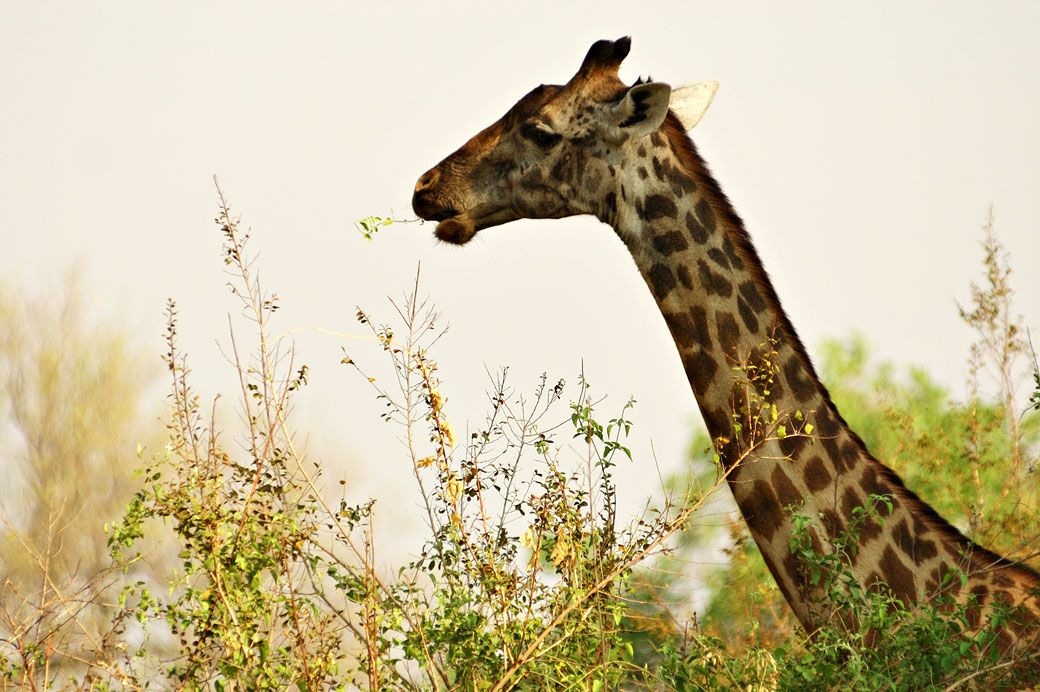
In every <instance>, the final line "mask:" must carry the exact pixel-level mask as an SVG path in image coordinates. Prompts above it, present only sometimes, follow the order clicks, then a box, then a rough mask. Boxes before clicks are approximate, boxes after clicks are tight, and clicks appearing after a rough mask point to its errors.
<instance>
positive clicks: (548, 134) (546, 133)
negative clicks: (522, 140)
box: [520, 122, 563, 149]
mask: <svg viewBox="0 0 1040 692" xmlns="http://www.w3.org/2000/svg"><path fill="white" fill-rule="evenodd" d="M520 134H521V135H523V136H524V137H526V138H527V139H529V140H531V141H532V142H534V143H535V145H536V146H537V147H539V148H540V149H552V148H553V147H554V146H556V145H557V144H559V143H560V140H561V139H563V136H562V135H558V134H556V133H555V132H553V131H551V130H549V129H548V128H546V126H545V125H542V124H540V123H533V122H528V123H524V125H523V127H521V128H520Z"/></svg>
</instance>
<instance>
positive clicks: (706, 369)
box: [683, 348, 721, 435]
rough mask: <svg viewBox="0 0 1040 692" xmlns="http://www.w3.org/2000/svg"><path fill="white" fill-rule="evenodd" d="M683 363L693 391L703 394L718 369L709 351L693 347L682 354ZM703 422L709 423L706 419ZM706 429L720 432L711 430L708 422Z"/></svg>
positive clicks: (713, 433) (698, 394)
mask: <svg viewBox="0 0 1040 692" xmlns="http://www.w3.org/2000/svg"><path fill="white" fill-rule="evenodd" d="M683 365H684V366H685V367H686V378H687V379H688V380H689V381H690V387H692V388H693V393H694V394H696V395H697V396H703V395H704V394H705V392H707V391H708V387H709V386H711V382H712V380H713V379H715V372H716V371H717V370H718V369H719V366H718V363H716V362H715V359H714V358H712V357H711V354H710V353H708V352H707V351H705V350H703V349H700V348H698V349H694V351H693V353H692V354H685V353H684V354H683ZM704 422H705V424H708V423H709V421H708V420H707V419H705V421H704ZM708 431H709V432H711V433H712V435H715V434H721V433H715V432H713V431H712V426H711V425H710V424H708Z"/></svg>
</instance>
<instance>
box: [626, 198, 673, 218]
mask: <svg viewBox="0 0 1040 692" xmlns="http://www.w3.org/2000/svg"><path fill="white" fill-rule="evenodd" d="M636 213H637V214H639V218H641V219H643V220H644V221H653V220H654V219H663V218H668V219H674V218H675V217H676V216H678V214H679V210H678V209H676V208H675V202H673V201H672V200H671V199H669V198H667V197H665V196H664V195H649V196H648V197H647V198H646V199H645V200H643V203H642V204H638V203H637V204H636Z"/></svg>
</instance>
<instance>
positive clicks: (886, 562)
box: [880, 545, 917, 605]
mask: <svg viewBox="0 0 1040 692" xmlns="http://www.w3.org/2000/svg"><path fill="white" fill-rule="evenodd" d="M880 566H881V572H882V574H884V575H885V583H886V584H888V588H890V589H891V590H892V595H893V596H895V597H896V598H898V599H899V600H900V601H902V602H903V604H904V605H910V604H912V603H914V602H915V601H916V600H917V587H916V586H915V585H914V573H913V572H911V571H910V570H909V569H907V567H906V565H904V564H903V561H902V560H900V559H899V555H897V554H896V551H895V550H893V549H892V546H890V545H889V546H886V547H885V552H884V553H882V554H881V565H880Z"/></svg>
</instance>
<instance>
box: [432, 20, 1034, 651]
mask: <svg viewBox="0 0 1040 692" xmlns="http://www.w3.org/2000/svg"><path fill="white" fill-rule="evenodd" d="M629 49H630V39H628V38H627V37H626V38H621V39H618V40H617V41H598V42H596V43H595V44H594V45H593V46H592V48H591V49H590V50H589V52H588V54H587V55H586V57H585V59H584V61H583V62H582V64H581V67H580V69H579V70H578V72H577V73H576V74H575V75H574V77H572V78H571V79H570V81H568V82H567V83H566V84H564V85H562V86H558V85H541V86H538V87H536V88H535V89H533V90H532V91H531V92H529V93H528V94H527V95H525V96H524V97H523V98H521V99H520V100H519V101H518V102H517V103H516V104H515V105H514V106H513V107H512V108H511V109H510V110H509V111H508V112H507V113H506V114H505V115H504V116H503V117H502V118H501V119H500V120H498V121H497V122H495V123H494V124H492V125H491V126H489V127H488V128H486V129H484V130H483V131H481V132H480V133H478V134H477V135H476V136H474V137H473V138H472V139H470V140H469V141H468V142H466V143H465V144H464V145H463V146H462V147H461V148H460V149H458V150H457V151H456V152H454V153H453V154H451V155H449V156H448V157H447V158H445V159H444V160H443V161H441V162H440V163H439V164H437V165H436V166H434V167H433V168H431V169H430V170H429V171H427V172H426V173H424V174H423V175H422V176H421V177H420V178H419V181H418V182H417V184H416V186H415V191H414V196H413V199H412V206H413V209H414V211H415V213H416V214H417V215H418V216H419V217H420V218H422V219H426V220H431V221H436V222H438V224H437V227H436V229H435V235H436V237H437V238H438V239H440V240H441V241H445V242H447V243H453V244H458V245H462V244H465V243H467V242H468V241H470V240H471V239H472V238H473V236H474V235H475V234H476V233H477V232H479V231H481V230H484V229H486V228H490V227H492V226H497V225H500V224H504V223H507V222H509V221H513V220H516V219H521V218H538V219H550V218H561V217H565V216H572V215H580V214H590V215H593V216H595V217H597V218H598V219H600V220H601V221H603V222H604V223H606V224H608V225H609V226H611V227H613V229H614V231H615V233H616V235H617V236H618V237H619V238H620V239H621V241H622V242H623V243H624V244H625V246H626V247H627V249H628V250H629V252H630V253H631V255H632V258H633V259H634V260H635V263H636V266H637V267H638V269H639V271H640V273H641V274H642V276H643V278H644V279H645V280H646V283H647V286H648V287H649V289H650V292H651V294H652V296H653V298H654V299H655V300H656V302H657V305H658V307H659V308H660V311H661V314H662V316H663V317H664V320H665V322H666V324H667V326H668V329H669V331H670V332H671V335H672V337H673V340H674V341H675V345H676V348H677V349H678V352H679V356H680V358H681V360H682V364H683V366H684V369H685V372H686V375H687V378H688V380H689V383H690V387H691V389H692V391H693V395H694V397H695V398H696V400H697V404H698V407H699V408H700V412H701V414H702V416H703V418H704V422H705V424H706V426H707V428H708V431H709V434H710V436H711V438H712V440H713V441H714V445H715V449H716V452H717V453H718V455H719V458H720V460H721V463H722V465H723V467H724V468H725V469H726V473H727V481H728V485H729V487H730V490H731V491H732V493H733V497H734V499H735V500H736V504H737V507H738V508H739V510H740V512H741V514H742V515H743V518H744V520H745V521H746V523H747V526H748V528H749V530H750V533H751V535H752V537H753V538H754V540H755V542H756V543H757V544H758V546H759V548H760V550H761V553H762V556H763V558H764V559H765V562H766V564H767V566H768V567H769V570H770V572H771V573H772V574H773V576H774V577H775V579H776V582H777V584H778V585H779V587H780V589H781V590H782V592H783V595H784V596H785V598H786V599H787V601H788V603H789V604H790V606H791V608H792V609H793V611H794V613H795V615H796V617H797V619H798V621H799V622H800V623H801V625H802V626H803V627H804V629H805V630H806V631H807V632H810V633H811V632H813V631H815V630H816V629H817V628H818V627H819V626H820V625H822V624H824V623H825V622H827V621H828V620H830V619H833V618H839V619H840V618H843V617H845V615H843V614H842V613H840V612H835V609H834V608H828V605H829V604H828V603H827V602H826V595H825V594H824V593H822V591H821V589H820V588H819V586H814V585H813V584H812V583H811V581H810V580H809V579H808V578H807V575H806V573H805V569H804V565H803V564H802V563H801V562H800V561H799V558H798V557H797V556H796V554H795V553H794V552H792V548H791V538H792V535H793V532H794V511H795V508H798V509H797V511H798V513H800V514H803V515H805V516H808V517H814V518H819V521H818V522H817V523H816V524H814V525H813V526H812V527H811V528H810V529H809V533H808V535H809V537H810V539H811V541H812V545H813V547H814V548H815V549H816V550H817V551H818V552H824V553H826V552H828V551H833V550H834V549H835V548H834V545H835V544H834V541H835V540H836V539H837V537H838V536H840V535H848V534H847V533H845V530H846V529H847V528H849V527H851V526H853V525H854V526H855V527H856V531H855V540H856V546H855V550H854V551H852V552H851V556H850V558H849V560H850V562H851V564H850V568H851V570H852V572H853V574H854V575H855V578H856V580H857V581H858V582H859V584H860V585H861V586H863V587H864V588H872V589H877V588H884V589H887V590H888V592H889V593H891V594H892V595H893V596H894V597H895V598H898V599H899V600H900V601H902V602H903V603H904V604H905V605H907V606H908V607H913V606H915V605H916V604H920V603H925V602H929V601H934V600H935V599H936V598H937V597H938V596H939V595H940V594H945V595H948V596H950V597H952V598H953V599H955V600H956V601H958V602H961V603H966V604H969V605H970V607H969V609H968V610H967V614H968V618H969V620H970V622H969V626H970V627H971V628H972V629H978V628H979V627H981V626H982V623H983V622H984V621H985V619H986V617H987V616H988V615H989V614H991V613H992V612H993V608H994V607H995V606H996V605H997V604H1003V605H1005V606H1011V607H1013V609H1014V612H1015V613H1016V617H1015V618H1011V619H1010V623H1009V624H1008V626H1006V627H1004V628H1001V629H1000V630H999V636H998V640H999V641H998V644H997V645H998V646H1000V647H1001V650H1002V651H1007V650H1010V649H1015V650H1018V651H1021V650H1022V648H1023V647H1025V648H1028V647H1029V646H1031V645H1029V644H1025V643H1024V642H1026V640H1031V639H1032V638H1033V637H1036V636H1037V633H1038V632H1040V626H1038V623H1040V574H1038V573H1037V572H1035V571H1033V570H1032V569H1030V568H1028V567H1027V566H1025V565H1021V564H1018V563H1015V562H1013V561H1010V560H1007V559H1004V558H1001V557H999V556H997V555H996V554H994V553H992V552H990V551H988V550H985V549H983V548H981V547H979V546H977V545H975V544H974V543H972V542H971V541H970V540H969V539H968V538H966V537H965V536H963V535H962V534H961V533H960V532H959V531H958V530H957V529H956V528H954V527H953V526H952V525H950V524H949V523H947V522H946V521H945V520H943V519H942V518H941V517H940V516H939V515H938V514H937V513H936V512H935V511H934V510H933V509H932V508H931V507H930V506H929V505H927V504H926V503H925V502H924V501H922V500H921V499H919V498H918V497H917V496H916V495H915V494H914V493H913V492H912V491H911V490H909V489H908V488H906V487H905V486H904V485H903V483H902V481H901V480H900V478H899V477H898V476H897V474H896V473H895V472H894V471H893V470H891V469H890V468H888V467H886V466H884V465H883V464H881V463H880V462H879V461H877V460H876V459H875V458H874V457H873V456H871V454H870V453H869V452H868V451H867V449H866V447H865V445H864V443H863V442H862V440H861V439H860V438H859V437H858V436H857V435H856V433H854V432H853V431H852V430H850V429H849V427H848V426H847V424H846V423H845V421H844V419H843V418H842V416H841V415H840V414H839V413H838V411H837V409H836V408H835V405H834V404H833V403H832V401H831V399H830V396H829V395H828V393H827V390H826V388H825V387H824V385H823V384H822V383H821V382H820V379H819V377H818V376H817V374H816V371H815V370H814V368H813V365H812V362H811V361H810V358H809V355H808V353H807V351H806V349H805V347H804V346H803V345H802V343H801V341H800V340H799V338H798V335H797V333H796V332H795V330H794V327H793V326H792V325H791V323H790V321H789V320H788V318H787V316H786V314H785V313H784V311H783V309H782V307H781V305H780V300H779V298H778V297H777V295H776V292H775V290H774V288H773V285H772V283H771V282H770V279H769V277H768V275H767V274H766V271H765V269H764V267H763V264H762V262H761V261H760V260H759V257H758V255H757V252H756V250H755V248H754V246H753V245H752V242H751V239H750V237H749V236H748V234H747V232H746V231H745V229H744V225H743V222H742V221H741V219H740V217H739V216H738V215H737V213H736V212H735V210H734V208H733V206H732V205H731V203H730V201H729V200H728V199H727V197H726V196H725V194H724V193H723V192H722V190H721V188H720V187H719V184H718V183H717V182H716V180H715V179H714V178H713V177H712V175H711V173H710V172H709V170H708V167H707V166H706V164H705V163H704V161H703V160H702V158H701V157H700V155H699V154H698V152H697V149H696V148H695V146H694V144H693V142H692V141H691V140H690V139H689V138H688V136H687V135H686V131H687V130H688V129H690V128H691V127H692V126H693V125H695V124H696V123H697V121H698V120H699V119H700V116H701V115H702V114H703V112H704V110H705V109H706V108H707V106H708V105H709V104H710V102H711V99H712V96H713V95H714V91H715V84H714V83H710V82H709V83H700V84H697V85H694V86H692V87H683V88H680V89H676V90H672V89H671V88H670V87H669V86H668V85H667V84H663V83H659V82H653V81H647V82H644V81H642V80H639V81H637V82H636V83H635V84H634V85H632V86H627V85H625V84H624V83H623V82H622V81H621V80H620V79H619V77H618V68H619V66H620V64H621V61H622V60H623V59H624V58H625V57H626V56H627V55H628V52H629ZM755 368H757V369H755ZM752 369H755V370H754V371H755V372H759V373H762V372H767V373H768V377H767V378H766V379H767V380H768V382H765V381H764V380H763V379H762V377H761V376H759V377H757V378H756V377H752V376H751V375H750V374H749V372H751V370H752ZM747 392H752V393H753V397H752V399H748V398H747V394H746V393H747ZM741 393H744V394H741ZM742 397H743V398H742ZM755 402H757V403H756V404H755V405H756V406H759V410H770V411H780V412H781V414H779V417H777V415H776V414H774V415H773V417H772V418H770V419H768V420H767V422H768V423H770V424H771V426H772V427H770V428H769V429H770V430H771V431H772V432H773V433H774V434H772V435H759V437H757V438H756V437H755V436H754V434H752V432H751V429H752V428H753V427H754V425H753V423H754V420H752V416H751V413H750V411H752V410H753V409H754V406H751V407H750V408H749V404H752V403H755ZM774 406H775V409H774V408H772V407H774ZM757 420H759V421H761V419H757ZM781 424H783V425H785V429H786V430H787V431H789V432H791V433H795V432H797V433H798V434H786V435H783V434H780V433H779V432H778V431H779V425H781ZM760 427H761V426H760ZM810 433H811V434H810ZM878 498H885V502H883V503H880V504H879V505H878V506H880V507H882V508H881V509H880V510H877V511H874V512H871V511H867V512H864V511H863V510H862V508H865V507H866V508H869V507H871V503H874V502H876V501H877V499H878ZM954 577H956V578H954ZM1034 665H1035V664H1034Z"/></svg>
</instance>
